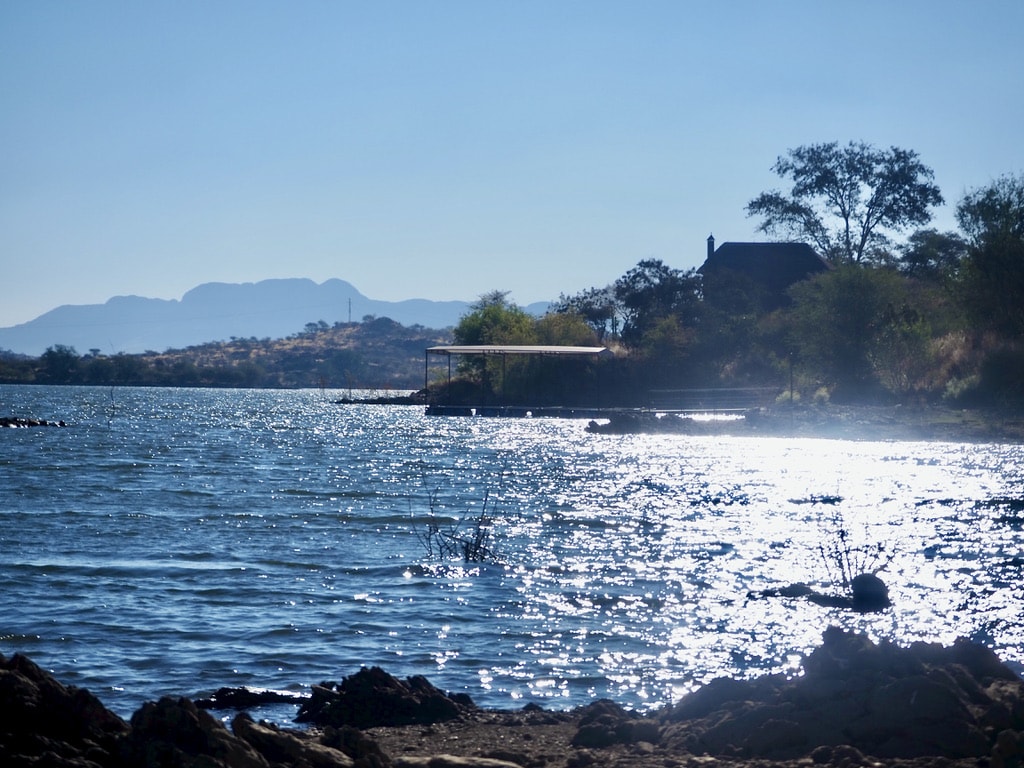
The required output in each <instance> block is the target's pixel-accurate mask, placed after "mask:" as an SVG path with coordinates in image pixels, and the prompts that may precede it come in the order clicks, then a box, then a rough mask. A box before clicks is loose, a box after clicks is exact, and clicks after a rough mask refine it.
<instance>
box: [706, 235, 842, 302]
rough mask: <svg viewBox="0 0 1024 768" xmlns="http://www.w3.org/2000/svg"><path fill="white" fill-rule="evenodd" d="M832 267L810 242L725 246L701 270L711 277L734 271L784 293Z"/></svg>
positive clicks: (724, 244) (717, 250)
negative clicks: (713, 274)
mask: <svg viewBox="0 0 1024 768" xmlns="http://www.w3.org/2000/svg"><path fill="white" fill-rule="evenodd" d="M830 268H831V267H830V266H829V263H828V262H827V261H825V259H823V258H822V257H821V256H819V255H818V254H817V253H816V252H815V251H814V249H813V248H811V246H809V245H807V244H806V243H722V244H721V245H720V246H718V248H717V249H716V250H715V252H714V253H712V254H711V255H710V256H708V258H707V260H706V261H705V262H704V264H702V265H701V267H700V268H699V269H698V270H697V271H698V272H700V273H701V274H703V275H707V274H708V273H710V272H714V271H718V270H731V271H733V272H739V273H742V274H746V275H748V276H750V277H751V278H753V279H755V280H757V281H758V282H759V283H761V284H762V285H764V286H766V287H770V288H772V289H774V290H779V291H784V290H785V289H786V288H788V287H789V286H790V285H792V284H793V283H795V282H798V281H800V280H806V279H807V278H808V277H810V276H811V275H814V274H817V273H818V272H824V271H825V270H828V269H830Z"/></svg>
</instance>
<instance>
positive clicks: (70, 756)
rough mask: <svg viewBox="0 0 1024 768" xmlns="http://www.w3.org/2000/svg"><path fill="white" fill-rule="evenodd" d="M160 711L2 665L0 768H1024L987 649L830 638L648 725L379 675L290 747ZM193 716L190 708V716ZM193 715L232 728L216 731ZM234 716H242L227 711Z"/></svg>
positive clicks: (320, 711) (296, 734)
mask: <svg viewBox="0 0 1024 768" xmlns="http://www.w3.org/2000/svg"><path fill="white" fill-rule="evenodd" d="M217 693H218V694H219V695H217V696H214V697H211V698H210V699H206V700H202V701H193V700H190V699H187V698H171V697H165V698H162V699H160V700H159V701H157V702H148V703H146V704H144V705H143V706H142V707H141V708H140V709H139V710H137V711H136V712H135V713H134V714H133V715H132V717H131V718H130V720H129V721H127V722H126V721H125V720H123V719H121V718H120V717H118V716H117V715H115V714H113V713H112V712H110V711H109V710H107V709H106V708H105V707H104V706H103V704H102V703H101V702H100V701H99V700H98V699H96V698H95V697H94V696H93V695H92V694H90V693H89V692H88V691H86V690H84V689H80V688H75V687H74V686H65V685H63V684H62V683H60V682H59V681H57V680H56V679H55V678H53V677H52V676H51V675H50V674H48V673H47V672H45V671H44V670H42V669H41V668H39V667H38V666H37V665H36V664H34V663H33V662H32V661H31V660H30V659H28V658H27V657H25V656H23V655H20V654H16V655H14V656H13V657H11V658H9V659H8V658H4V657H2V656H0V709H2V711H3V713H4V716H3V717H2V718H0V764H2V765H4V766H65V767H66V768H127V767H128V766H145V767H148V766H154V767H156V766H185V767H194V768H200V766H202V768H235V767H236V766H237V767H238V768H243V767H244V768H262V767H264V766H280V768H335V767H339V768H340V767H343V766H344V767H348V766H351V767H353V768H388V767H393V768H413V766H429V767H430V768H455V767H456V766H462V767H463V768H515V767H516V766H518V767H519V768H545V767H551V768H555V767H558V768H563V767H564V768H587V767H588V766H595V767H596V766H622V767H623V768H625V767H626V766H636V767H638V768H654V767H655V766H657V767H658V768H676V767H682V766H748V767H753V766H790V767H795V766H811V765H831V766H868V765H876V766H878V765H880V766H889V767H895V766H926V765H945V766H958V767H966V766H991V767H992V768H1009V767H1010V766H1020V765H1022V764H1024V680H1022V679H1021V678H1020V677H1019V676H1018V675H1017V674H1015V673H1014V672H1013V671H1012V670H1011V669H1010V668H1008V667H1007V666H1006V665H1004V664H1003V663H1002V662H1000V660H999V659H998V658H997V657H996V656H995V654H994V653H993V652H992V651H990V650H989V649H987V648H985V647H984V646H980V645H976V644H972V643H970V642H967V641H957V642H956V643H954V644H953V645H952V646H946V647H944V646H940V645H937V644H929V643H915V644H913V645H911V646H909V647H905V648H904V647H899V646H896V645H893V644H890V643H886V642H880V643H874V642H872V641H871V640H869V639H868V638H867V637H865V636H863V635H858V634H854V633H847V632H844V631H842V630H840V629H837V628H829V629H828V630H826V631H825V633H824V635H823V639H822V643H821V645H820V646H819V647H818V648H816V649H815V650H814V651H813V652H811V653H810V654H808V655H807V656H806V657H805V659H804V663H803V674H802V675H801V676H798V677H795V678H792V679H788V678H786V677H784V676H782V675H771V676H766V677H762V678H758V679H755V680H749V681H738V680H731V679H725V678H723V679H719V680H715V681H713V682H711V683H710V684H708V685H706V686H705V687H703V688H700V689H699V690H697V691H695V692H693V693H691V694H689V695H688V696H685V697H684V698H683V699H681V700H680V701H679V702H677V703H676V704H674V705H671V706H667V707H664V708H663V709H661V710H658V711H656V712H651V713H646V714H638V713H635V712H630V711H627V710H624V709H623V708H621V707H620V706H618V705H617V704H615V703H614V702H611V701H608V700H604V699H602V700H598V701H595V702H593V703H591V704H589V705H587V706H584V707H580V708H578V709H575V710H572V711H570V712H559V711H548V710H545V709H543V708H541V707H539V706H537V705H534V704H529V705H527V706H526V707H524V708H523V709H520V710H516V711H496V710H484V709H480V708H478V707H476V706H475V705H474V704H473V702H472V700H471V699H470V698H469V697H468V696H466V695H464V694H457V695H449V694H446V693H444V692H443V691H440V690H439V689H437V688H436V687H434V686H433V685H432V684H431V683H430V682H429V681H427V680H426V679H425V678H423V677H411V678H407V679H405V680H400V679H398V678H395V677H392V676H391V675H389V674H387V673H386V672H384V671H383V670H381V669H379V668H371V669H363V670H360V671H359V672H358V673H356V674H354V675H352V676H350V677H346V678H344V679H342V680H341V682H338V683H335V682H325V683H322V684H321V685H317V686H314V687H313V690H312V695H311V696H310V697H308V698H306V699H304V700H303V701H302V703H301V705H300V706H299V711H298V716H297V718H296V719H297V721H299V722H302V723H305V724H306V727H305V728H304V729H299V728H296V729H290V728H282V727H279V726H276V725H273V724H270V723H266V722H257V721H255V720H254V719H253V718H252V717H251V716H250V715H249V714H248V713H247V712H246V711H244V709H245V707H247V706H252V705H253V704H255V703H258V702H259V698H258V696H257V697H256V698H253V697H252V696H251V695H248V693H249V692H247V691H245V690H244V689H241V690H235V691H230V690H228V689H223V690H222V691H218V692H217ZM200 704H202V706H200ZM208 708H227V709H228V710H229V711H230V710H235V714H234V715H233V717H232V719H231V723H230V727H226V726H225V725H223V724H222V722H221V721H220V720H219V719H217V718H216V717H214V716H213V715H212V714H210V712H209V711H208ZM239 710H240V711H239Z"/></svg>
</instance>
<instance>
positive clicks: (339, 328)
mask: <svg viewBox="0 0 1024 768" xmlns="http://www.w3.org/2000/svg"><path fill="white" fill-rule="evenodd" d="M311 326H315V330H313V329H312V328H311ZM448 341H450V339H449V338H448V337H447V336H446V335H445V334H443V333H442V332H440V331H430V330H428V329H424V328H422V327H419V328H406V327H404V326H402V325H400V324H399V323H396V322H394V321H393V320H391V319H389V318H383V317H382V318H369V319H368V320H367V321H366V322H364V323H345V324H336V325H334V326H333V327H331V326H327V324H326V323H315V324H314V323H310V324H308V325H307V331H306V332H304V333H301V334H295V335H293V336H291V337H289V338H287V339H276V340H273V339H263V340H262V341H258V340H256V339H255V338H252V339H239V338H233V339H232V340H231V341H228V342H211V343H209V344H200V345H196V346H193V347H189V348H187V349H180V350H167V351H166V352H162V353H157V352H147V353H144V354H137V355H135V354H126V353H118V354H115V355H101V354H100V353H99V350H98V349H94V350H91V351H90V353H89V354H88V355H84V356H79V355H78V353H77V352H76V351H75V350H74V349H73V348H71V347H66V346H63V345H59V344H58V345H55V346H53V347H50V348H49V349H47V350H46V352H44V353H43V355H41V356H40V357H39V358H38V359H35V358H29V357H25V356H15V355H3V354H0V381H2V382H5V383H39V384H95V385H118V386H129V385H130V386H183V387H197V386H203V387H313V386H322V387H337V388H342V387H344V388H352V387H361V388H362V387H365V388H384V389H418V388H419V387H421V386H423V350H424V349H425V348H426V347H429V346H434V345H436V344H442V343H447V342H448Z"/></svg>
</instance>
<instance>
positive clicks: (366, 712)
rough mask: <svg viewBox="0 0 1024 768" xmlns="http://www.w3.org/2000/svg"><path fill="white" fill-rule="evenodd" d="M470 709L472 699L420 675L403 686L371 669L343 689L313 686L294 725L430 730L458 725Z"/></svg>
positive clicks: (347, 681)
mask: <svg viewBox="0 0 1024 768" xmlns="http://www.w3.org/2000/svg"><path fill="white" fill-rule="evenodd" d="M472 709H475V706H474V704H473V702H472V700H471V699H470V698H469V696H466V695H465V694H462V695H456V696H449V695H447V694H446V693H444V692H442V691H441V690H439V689H438V688H435V687H434V686H433V685H431V684H430V682H428V681H427V679H426V678H425V677H423V676H421V675H417V676H415V677H410V678H407V679H406V680H404V681H403V680H399V679H397V678H394V677H392V676H391V675H389V674H388V673H387V672H385V671H384V670H383V669H381V668H380V667H371V668H370V669H362V670H360V671H359V672H358V673H356V674H354V675H352V676H351V677H346V678H345V679H344V680H342V682H341V684H339V685H334V684H333V683H322V684H320V685H316V686H313V697H312V699H310V700H309V701H308V702H306V703H304V704H303V705H302V707H301V708H300V709H299V716H298V717H297V718H296V721H297V722H300V723H314V724H316V725H331V726H334V727H340V726H346V725H347V726H352V727H354V728H374V727H378V726H392V725H412V724H416V723H419V724H423V725H429V724H431V723H440V722H444V721H445V720H454V719H455V718H457V717H459V715H461V714H463V713H465V712H467V711H469V710H472Z"/></svg>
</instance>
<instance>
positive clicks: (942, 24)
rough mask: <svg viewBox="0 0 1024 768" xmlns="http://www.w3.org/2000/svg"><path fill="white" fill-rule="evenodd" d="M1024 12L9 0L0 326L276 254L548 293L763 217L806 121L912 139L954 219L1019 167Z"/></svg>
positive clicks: (0, 184) (447, 286) (293, 270)
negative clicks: (968, 197)
mask: <svg viewBox="0 0 1024 768" xmlns="http://www.w3.org/2000/svg"><path fill="white" fill-rule="evenodd" d="M1022 30H1024V2H1020V0H1004V1H1001V2H991V1H988V2H987V1H986V0H975V1H974V2H966V1H965V2H946V1H943V0H904V1H900V0H891V1H890V2H872V1H870V0H867V1H866V0H857V2H822V1H821V0H814V1H813V2H785V1H780V2H770V1H768V0H757V1H751V2H742V1H741V2H710V1H705V2H684V1H683V0H675V1H673V2H668V1H666V2H656V1H653V0H652V1H647V2H645V1H644V0H629V1H628V2H627V0H622V1H621V2H599V1H595V0H588V1H587V2H559V1H558V0H543V1H540V2H532V1H530V0H506V1H505V2H487V1H485V0H474V1H473V2H454V1H449V0H437V1H435V2H429V1H428V0H417V1H415V2H414V1H413V0H408V1H406V2H388V1H387V0H383V1H382V0H374V1H372V2H370V1H367V2H358V3H357V2H344V1H341V0H339V1H337V2H328V1H327V0H322V1H319V0H318V1H315V2H313V1H303V0H299V1H298V2H287V3H285V2H273V3H271V2H260V1H259V0H245V2H230V1H228V0H218V1H217V2H206V0H203V1H201V2H200V1H189V0H175V1H174V2H170V1H167V2H160V1H156V2H152V1H149V2H141V3H140V2H129V1H125V2H103V1H102V0H97V1H96V2H77V1H76V2H70V1H69V2H60V1H59V0H54V1H52V2H29V1H28V0H25V1H20V0H11V1H9V2H5V3H3V4H2V5H0V110H2V112H0V265H2V273H3V284H4V290H3V293H2V296H3V298H2V299H0V326H7V325H13V324H16V323H20V322H24V321H27V320H30V319H32V318H34V317H35V316H37V315H39V314H40V313H42V312H44V311H46V310H48V309H52V308H53V307H55V306H57V305H60V304H85V303H99V302H103V301H105V300H106V299H108V298H109V297H111V296H113V295H117V294H136V295H141V296H150V297H159V298H180V297H181V295H182V294H183V293H184V292H185V291H187V290H188V289H189V288H192V287H194V286H195V285H197V284H199V283H203V282H209V281H223V282H249V281H256V280H261V279H264V278H270V277H309V278H313V279H314V280H316V281H318V282H319V281H323V280H326V279H328V278H331V277H339V278H342V279H345V280H348V281H349V282H351V283H353V284H354V285H355V286H356V287H357V288H358V289H360V290H361V291H362V292H363V293H364V294H366V295H367V296H370V297H372V298H376V299H388V300H400V299H406V298H415V297H423V298H430V299H438V300H440V299H462V300H467V301H471V300H473V299H475V298H477V297H478V296H479V295H481V294H483V293H485V292H487V291H490V290H494V289H501V290H508V291H511V297H512V299H513V300H515V301H516V302H518V303H520V304H527V303H530V302H532V301H538V300H546V299H553V298H556V297H557V296H558V295H559V294H560V293H567V294H571V293H575V292H577V291H579V290H581V289H583V288H588V287H593V286H601V285H605V284H607V283H609V282H611V281H613V280H614V279H615V278H617V277H619V276H620V275H622V274H623V273H624V272H626V271H627V270H628V269H629V268H630V267H632V266H633V265H635V264H636V263H637V262H638V261H639V260H641V259H645V258H659V259H662V260H664V261H665V262H667V263H670V264H672V265H674V266H677V267H680V268H689V267H694V266H698V265H699V264H700V263H701V262H702V260H703V257H704V253H705V239H706V238H707V236H708V234H709V233H711V232H713V233H714V235H715V237H716V239H717V240H718V241H719V242H720V243H721V242H724V241H726V240H734V241H735V240H741V241H742V240H763V239H765V238H764V236H762V235H759V234H758V233H756V232H755V227H756V221H755V220H754V219H748V218H747V217H746V216H745V214H744V206H745V204H746V203H747V201H749V200H750V199H751V198H753V197H754V196H755V195H757V194H758V193H759V192H761V191H764V190H766V189H769V188H773V187H776V186H779V183H778V179H776V177H775V176H774V175H773V174H772V173H771V170H770V168H771V165H772V163H773V162H774V161H775V159H776V157H777V156H778V155H780V154H783V153H785V151H786V150H787V149H789V148H791V147H795V146H798V145H801V144H808V143H814V142H821V141H833V140H835V141H839V142H841V143H846V142H847V141H850V140H858V141H866V142H869V143H871V144H875V145H876V146H879V147H887V146H890V145H896V146H900V147H904V148H907V149H913V150H915V151H917V152H918V153H919V155H920V157H921V159H922V161H923V162H924V163H925V164H927V165H929V166H930V167H931V168H932V169H933V170H934V171H935V180H936V182H937V183H938V185H939V186H940V188H941V189H942V191H943V194H944V195H945V197H946V199H947V205H946V207H945V208H944V209H942V210H941V211H939V213H938V216H937V218H936V220H935V222H934V224H935V225H936V226H938V227H939V228H940V229H952V228H954V226H955V222H954V220H953V215H952V211H953V208H954V206H955V203H956V201H957V200H958V199H959V198H960V197H961V195H962V194H963V193H964V192H965V191H966V190H968V189H972V188H975V187H978V186H982V185H985V184H987V183H988V182H989V181H991V180H992V179H993V178H995V177H998V176H1000V175H1002V174H1004V173H1019V172H1021V171H1022V170H1024V45H1022V44H1021V31H1022ZM311 319H316V318H311ZM324 319H326V320H328V321H333V320H336V319H342V318H324Z"/></svg>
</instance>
